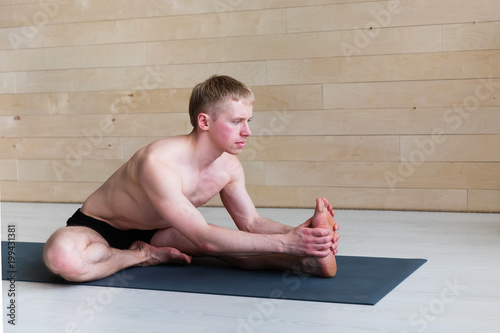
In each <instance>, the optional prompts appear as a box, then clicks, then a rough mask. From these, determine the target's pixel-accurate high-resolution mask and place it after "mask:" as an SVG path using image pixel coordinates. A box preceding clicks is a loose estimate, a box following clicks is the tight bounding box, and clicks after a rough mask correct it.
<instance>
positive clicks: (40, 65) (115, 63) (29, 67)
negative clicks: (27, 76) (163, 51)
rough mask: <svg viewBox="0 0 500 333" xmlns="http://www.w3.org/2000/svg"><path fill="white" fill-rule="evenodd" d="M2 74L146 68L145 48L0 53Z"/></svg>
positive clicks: (92, 47) (97, 47)
mask: <svg viewBox="0 0 500 333" xmlns="http://www.w3.org/2000/svg"><path fill="white" fill-rule="evenodd" d="M0 58H1V59H2V60H3V61H2V62H0V71H2V72H7V71H16V72H21V71H37V70H52V69H64V68H72V69H73V68H96V67H125V66H141V65H144V45H143V43H136V44H116V45H113V44H111V45H89V46H71V47H54V48H37V49H26V50H13V51H0Z"/></svg>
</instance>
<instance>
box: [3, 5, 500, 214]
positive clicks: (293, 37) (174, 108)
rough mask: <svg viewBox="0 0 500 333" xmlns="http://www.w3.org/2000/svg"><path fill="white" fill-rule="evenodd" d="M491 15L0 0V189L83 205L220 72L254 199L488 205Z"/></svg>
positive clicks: (498, 85)
mask: <svg viewBox="0 0 500 333" xmlns="http://www.w3.org/2000/svg"><path fill="white" fill-rule="evenodd" d="M499 24H500V2H498V1H495V0H478V1H466V0H443V1H437V2H436V1H432V0H419V1H412V0H398V1H388V0H363V1H362V0H311V1H305V0H290V1H289V0H273V1H267V0H256V1H239V0H237V1H226V0H222V1H213V0H193V1H182V0H173V1H167V2H156V3H154V4H152V3H150V2H149V1H146V0H140V1H135V0H133V1H132V0H125V1H121V0H109V1H105V2H103V1H98V0H88V1H64V2H61V1H51V0H41V1H35V0H0V58H1V59H2V62H1V63H0V171H1V173H0V174H1V176H0V180H1V183H0V185H2V200H21V201H66V202H74V201H83V200H84V199H85V197H86V196H87V195H88V194H90V193H91V192H92V190H93V189H95V188H96V187H97V186H98V184H99V183H100V182H102V181H103V180H105V179H106V177H108V176H109V175H110V174H111V173H112V172H113V171H114V170H115V169H116V168H118V167H119V166H120V165H121V164H122V163H124V162H125V161H126V160H127V159H128V158H130V157H131V156H132V155H133V154H134V153H135V151H137V150H138V149H139V148H141V147H143V146H144V145H147V144H149V143H150V142H152V141H154V140H157V139H160V138H163V137H167V136H172V135H177V134H185V133H187V132H190V131H191V129H192V127H191V125H190V123H189V120H188V115H187V109H188V100H189V96H190V92H191V89H192V87H193V86H194V85H195V84H197V83H199V82H201V81H203V80H205V79H206V78H207V77H209V76H211V75H213V74H227V75H230V76H233V77H235V78H237V79H239V80H241V81H243V82H245V83H246V84H248V85H249V86H250V87H251V88H252V90H253V91H254V94H255V97H256V103H255V105H254V114H253V116H254V117H253V120H252V123H251V129H252V133H253V136H252V137H251V138H250V139H249V141H248V144H247V147H246V149H245V150H244V151H243V153H242V154H241V155H240V158H241V160H242V163H243V166H244V168H245V170H246V180H247V183H248V184H249V191H250V193H251V194H252V196H253V198H254V200H255V202H256V203H257V205H259V206H286V207H308V206H310V205H311V203H312V202H313V200H314V198H315V197H316V196H327V197H329V198H330V200H331V201H332V202H334V203H335V205H336V206H337V207H342V208H372V209H405V210H406V209H412V210H413V209H414V210H453V211H467V210H470V211H499V209H500V208H499V207H500V200H499V197H498V191H499V190H500V181H499V179H500V160H499V158H500V151H499V148H498V147H500V96H499V91H500V39H499V37H498V33H497V32H498V30H499V29H500V25H499ZM209 204H213V205H220V204H221V202H220V198H214V199H213V200H211V201H210V203H209Z"/></svg>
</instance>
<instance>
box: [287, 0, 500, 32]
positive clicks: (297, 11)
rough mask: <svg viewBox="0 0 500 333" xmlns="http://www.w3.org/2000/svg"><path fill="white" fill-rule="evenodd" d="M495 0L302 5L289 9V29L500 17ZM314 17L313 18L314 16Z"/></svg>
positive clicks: (327, 28)
mask: <svg viewBox="0 0 500 333" xmlns="http://www.w3.org/2000/svg"><path fill="white" fill-rule="evenodd" d="M499 13H500V4H499V3H498V1H495V0H479V1H460V0H441V1H433V0H418V1H413V0H398V1H377V2H373V3H354V4H339V5H327V6H302V7H297V8H291V9H289V10H288V31H289V32H303V31H322V30H341V29H360V28H365V27H367V26H368V27H369V26H377V25H378V26H379V27H394V26H412V25H429V24H443V25H444V24H450V23H458V22H468V23H469V24H472V23H473V22H474V21H492V20H499V19H500V14H499ZM312 17H313V18H314V19H311V18H312Z"/></svg>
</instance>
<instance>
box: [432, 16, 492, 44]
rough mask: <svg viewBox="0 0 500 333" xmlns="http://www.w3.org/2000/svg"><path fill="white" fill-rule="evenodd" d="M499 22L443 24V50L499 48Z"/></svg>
mask: <svg viewBox="0 0 500 333" xmlns="http://www.w3.org/2000/svg"><path fill="white" fill-rule="evenodd" d="M499 31H500V22H496V21H494V22H481V23H476V24H470V23H468V24H467V23H465V24H453V25H447V26H443V32H442V34H443V51H464V50H489V49H491V50H494V49H496V50H498V49H500V37H499V34H498V32H499Z"/></svg>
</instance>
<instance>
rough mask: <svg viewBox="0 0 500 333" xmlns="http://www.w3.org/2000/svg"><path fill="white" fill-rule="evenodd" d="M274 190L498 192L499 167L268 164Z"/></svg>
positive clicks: (413, 163)
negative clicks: (287, 187) (304, 187)
mask: <svg viewBox="0 0 500 333" xmlns="http://www.w3.org/2000/svg"><path fill="white" fill-rule="evenodd" d="M265 173H266V178H265V180H266V183H265V185H271V186H286V185H291V186H326V187H329V186H332V187H344V186H345V187H376V188H377V187H380V188H391V187H397V188H429V189H432V188H435V189H464V188H467V189H497V188H498V187H499V186H500V163H441V162H439V163H438V162H436V163H422V162H421V161H420V160H415V161H402V162H400V163H395V162H380V163H365V162H342V163H338V162H278V161H269V162H266V163H265Z"/></svg>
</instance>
